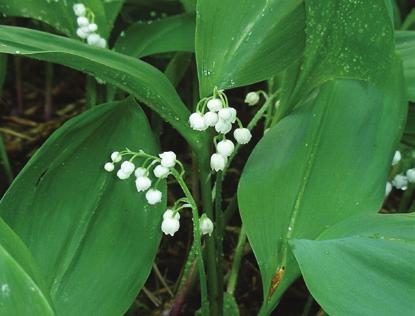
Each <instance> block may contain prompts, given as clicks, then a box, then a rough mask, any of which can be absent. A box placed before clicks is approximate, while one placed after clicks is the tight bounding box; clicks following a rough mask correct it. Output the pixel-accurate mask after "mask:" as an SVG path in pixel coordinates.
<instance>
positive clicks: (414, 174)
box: [406, 168, 415, 183]
mask: <svg viewBox="0 0 415 316" xmlns="http://www.w3.org/2000/svg"><path fill="white" fill-rule="evenodd" d="M406 178H407V179H408V182H409V183H415V168H412V169H408V170H407V171H406Z"/></svg>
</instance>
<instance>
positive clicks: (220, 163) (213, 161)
mask: <svg viewBox="0 0 415 316" xmlns="http://www.w3.org/2000/svg"><path fill="white" fill-rule="evenodd" d="M227 162H228V159H227V158H226V157H225V156H222V155H221V154H218V153H216V154H213V155H212V156H211V157H210V167H211V168H212V170H215V171H216V172H217V171H219V170H223V169H225V166H226V163H227Z"/></svg>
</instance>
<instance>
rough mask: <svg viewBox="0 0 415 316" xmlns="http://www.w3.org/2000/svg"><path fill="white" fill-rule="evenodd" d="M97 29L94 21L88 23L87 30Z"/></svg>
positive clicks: (94, 30)
mask: <svg viewBox="0 0 415 316" xmlns="http://www.w3.org/2000/svg"><path fill="white" fill-rule="evenodd" d="M97 30H98V25H96V24H95V23H90V24H89V25H88V31H89V32H96V31H97Z"/></svg>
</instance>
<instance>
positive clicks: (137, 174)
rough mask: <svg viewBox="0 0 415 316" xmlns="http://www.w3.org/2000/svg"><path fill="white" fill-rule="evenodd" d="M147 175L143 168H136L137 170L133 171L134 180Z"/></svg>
mask: <svg viewBox="0 0 415 316" xmlns="http://www.w3.org/2000/svg"><path fill="white" fill-rule="evenodd" d="M146 173H147V169H146V168H143V167H138V168H137V169H135V171H134V175H135V177H136V178H138V177H142V176H144V175H145V174H146Z"/></svg>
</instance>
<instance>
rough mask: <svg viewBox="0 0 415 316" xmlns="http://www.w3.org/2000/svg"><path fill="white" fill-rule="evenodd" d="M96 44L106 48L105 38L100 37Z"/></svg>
mask: <svg viewBox="0 0 415 316" xmlns="http://www.w3.org/2000/svg"><path fill="white" fill-rule="evenodd" d="M96 46H98V47H101V48H106V47H107V40H106V39H105V38H102V37H100V38H99V41H98V43H97V45H96Z"/></svg>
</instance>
